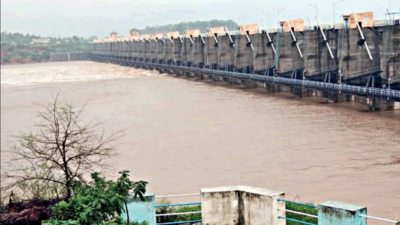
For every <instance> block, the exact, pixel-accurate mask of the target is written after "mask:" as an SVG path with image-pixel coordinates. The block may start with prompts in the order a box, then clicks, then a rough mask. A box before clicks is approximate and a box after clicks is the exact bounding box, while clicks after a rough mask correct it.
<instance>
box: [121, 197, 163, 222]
mask: <svg viewBox="0 0 400 225" xmlns="http://www.w3.org/2000/svg"><path fill="white" fill-rule="evenodd" d="M127 205H128V212H129V221H130V222H131V223H132V222H139V223H142V222H144V221H147V222H148V225H156V210H155V197H154V194H153V193H146V195H145V201H141V200H140V199H139V198H133V196H130V197H129V198H128V202H127ZM121 217H122V218H123V220H124V221H126V220H127V213H126V212H124V213H122V214H121Z"/></svg>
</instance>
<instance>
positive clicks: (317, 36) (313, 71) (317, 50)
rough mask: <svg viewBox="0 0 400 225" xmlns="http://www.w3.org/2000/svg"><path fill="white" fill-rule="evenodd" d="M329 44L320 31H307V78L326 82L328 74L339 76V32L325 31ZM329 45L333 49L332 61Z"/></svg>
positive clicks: (305, 53)
mask: <svg viewBox="0 0 400 225" xmlns="http://www.w3.org/2000/svg"><path fill="white" fill-rule="evenodd" d="M324 34H325V37H326V39H327V42H325V41H324V38H323V36H322V33H321V31H320V30H317V29H316V30H310V31H306V32H305V35H304V46H303V51H304V52H303V55H304V69H305V75H306V77H308V78H310V79H313V80H324V75H325V73H326V72H332V73H334V74H337V70H338V68H339V60H338V58H337V50H338V49H337V30H324ZM327 43H329V46H330V48H331V51H332V54H333V56H334V59H332V57H331V55H330V53H329V50H328V47H327Z"/></svg>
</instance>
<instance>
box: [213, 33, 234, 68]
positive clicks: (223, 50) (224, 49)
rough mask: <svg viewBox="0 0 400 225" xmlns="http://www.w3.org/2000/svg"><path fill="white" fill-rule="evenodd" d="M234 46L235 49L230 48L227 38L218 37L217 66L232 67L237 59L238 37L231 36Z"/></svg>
mask: <svg viewBox="0 0 400 225" xmlns="http://www.w3.org/2000/svg"><path fill="white" fill-rule="evenodd" d="M231 37H232V39H233V42H234V45H235V48H234V47H233V46H232V44H231V41H230V39H229V37H228V36H220V37H218V40H219V45H218V47H219V52H218V54H219V60H218V61H219V64H220V65H221V67H225V66H226V65H234V66H235V67H236V66H237V64H236V59H237V50H236V49H237V47H238V37H239V36H236V35H234V36H231Z"/></svg>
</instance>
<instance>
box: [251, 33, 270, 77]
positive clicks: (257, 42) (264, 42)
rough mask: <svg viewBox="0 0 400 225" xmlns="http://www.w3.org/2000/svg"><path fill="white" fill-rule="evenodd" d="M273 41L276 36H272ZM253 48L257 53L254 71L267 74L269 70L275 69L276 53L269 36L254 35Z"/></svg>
mask: <svg viewBox="0 0 400 225" xmlns="http://www.w3.org/2000/svg"><path fill="white" fill-rule="evenodd" d="M270 38H271V41H272V40H274V38H275V34H270ZM252 41H253V46H254V52H255V56H254V57H255V58H254V70H255V71H256V72H258V71H259V72H265V70H266V69H267V68H274V67H275V64H274V63H275V62H274V58H275V53H274V51H273V49H272V44H273V42H271V43H270V42H269V40H268V37H267V34H265V33H263V34H256V35H254V39H253V40H252Z"/></svg>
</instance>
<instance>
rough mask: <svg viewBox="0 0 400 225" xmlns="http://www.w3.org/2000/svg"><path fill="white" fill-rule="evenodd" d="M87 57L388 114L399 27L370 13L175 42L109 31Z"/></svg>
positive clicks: (397, 70) (395, 88)
mask: <svg viewBox="0 0 400 225" xmlns="http://www.w3.org/2000/svg"><path fill="white" fill-rule="evenodd" d="M89 57H90V58H91V59H93V60H97V61H106V62H114V63H118V64H123V65H129V66H135V67H140V68H146V69H156V70H159V71H160V72H166V73H173V74H176V75H184V76H196V77H198V78H200V79H214V80H221V81H225V82H228V83H231V84H242V85H245V86H246V87H262V88H265V89H267V90H268V91H270V92H274V93H275V92H290V93H292V94H293V95H294V96H295V97H307V96H321V97H323V98H326V99H327V100H328V101H330V102H335V103H338V102H346V101H357V102H360V103H363V104H365V105H367V106H368V108H369V109H370V110H390V109H394V108H395V107H396V102H400V24H399V20H385V21H375V20H374V14H373V12H365V13H355V14H350V15H344V16H343V23H342V24H336V25H320V23H319V21H318V19H316V21H315V26H311V22H310V26H305V22H304V20H303V19H296V20H285V21H282V22H281V23H280V28H279V29H266V28H265V27H263V26H259V25H258V24H248V25H242V26H240V27H239V29H238V30H235V31H229V30H228V28H227V27H215V28H209V29H208V31H207V32H205V33H202V32H201V31H200V30H199V29H193V30H187V31H186V32H185V34H183V35H181V34H179V32H168V33H166V34H164V33H158V34H151V35H150V34H139V30H136V29H132V30H131V31H130V35H129V36H127V37H119V36H118V34H117V33H115V32H112V33H111V34H110V36H109V37H108V38H105V39H98V40H95V41H94V42H93V44H92V52H91V53H90V54H89Z"/></svg>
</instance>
